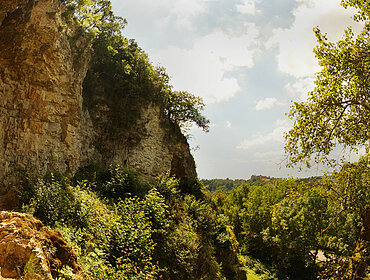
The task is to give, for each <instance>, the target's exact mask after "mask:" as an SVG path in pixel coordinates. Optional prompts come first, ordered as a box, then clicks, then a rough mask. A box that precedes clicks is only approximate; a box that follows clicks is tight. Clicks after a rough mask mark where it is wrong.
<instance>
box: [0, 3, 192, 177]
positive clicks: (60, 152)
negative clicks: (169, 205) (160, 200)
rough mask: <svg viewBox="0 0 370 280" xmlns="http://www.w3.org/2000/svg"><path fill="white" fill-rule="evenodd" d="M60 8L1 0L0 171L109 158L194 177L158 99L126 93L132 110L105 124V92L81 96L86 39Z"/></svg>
mask: <svg viewBox="0 0 370 280" xmlns="http://www.w3.org/2000/svg"><path fill="white" fill-rule="evenodd" d="M62 11H63V5H62V3H61V2H60V0H3V1H1V3H0V94H1V97H2V98H1V99H0V128H1V129H0V176H1V177H3V176H5V175H8V174H11V172H12V171H13V170H15V169H32V170H34V171H36V172H37V173H39V174H45V173H46V172H47V171H59V172H62V173H69V174H73V173H74V172H76V170H77V169H78V168H79V167H81V166H84V165H87V164H90V163H101V164H104V165H109V164H112V163H113V164H120V165H121V166H124V167H130V168H135V169H136V170H138V171H140V172H141V173H143V174H144V175H145V176H146V177H147V178H153V177H155V176H157V175H158V174H160V173H162V172H165V171H168V170H171V173H172V174H175V175H177V176H178V177H179V178H194V177H196V171H195V164H194V160H193V158H192V156H191V154H190V151H189V145H188V143H187V141H186V138H185V137H184V136H183V135H182V134H181V132H180V129H179V128H178V125H176V124H174V123H171V122H170V120H168V119H166V117H165V116H164V115H163V113H162V108H161V104H160V103H158V102H155V101H150V102H146V103H142V100H135V99H131V101H130V102H131V104H129V105H132V106H135V107H136V108H139V109H138V112H139V113H138V114H137V117H136V118H135V119H134V120H133V121H132V123H131V124H130V126H129V128H125V127H118V130H117V129H116V130H115V132H112V129H111V128H112V126H113V125H112V119H111V116H112V114H110V112H111V110H112V108H111V106H110V104H109V102H108V101H107V100H109V94H110V92H109V91H107V90H106V89H104V87H103V89H102V90H94V91H91V90H90V92H89V93H88V94H89V96H90V99H89V102H85V101H84V96H85V94H84V95H83V87H82V85H83V82H84V79H85V77H86V73H87V72H88V70H89V67H90V64H89V61H90V60H91V45H89V44H87V43H86V41H84V40H85V39H84V38H83V37H78V36H76V34H75V33H74V32H75V31H74V30H75V28H74V27H73V26H66V25H65V24H63V20H62Z"/></svg>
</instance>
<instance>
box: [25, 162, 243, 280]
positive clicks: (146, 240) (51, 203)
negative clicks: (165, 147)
mask: <svg viewBox="0 0 370 280" xmlns="http://www.w3.org/2000/svg"><path fill="white" fill-rule="evenodd" d="M138 178H139V174H138V173H137V172H134V171H132V170H126V169H122V168H120V167H119V166H116V167H110V168H109V169H105V168H102V167H98V166H89V167H86V168H84V169H83V170H80V171H79V172H77V174H76V176H75V178H74V180H70V179H68V178H65V177H63V176H55V175H50V176H47V177H45V178H43V179H38V180H34V181H30V183H29V184H28V185H27V188H25V190H23V192H24V193H23V194H24V195H23V198H24V200H23V202H24V203H25V205H24V209H25V210H27V211H31V212H32V213H33V214H34V215H35V216H36V217H37V218H39V219H41V220H42V221H43V222H44V223H46V224H47V225H49V226H52V227H54V228H55V229H56V230H59V231H61V232H62V234H63V236H64V238H65V239H66V241H67V242H68V243H69V244H72V246H73V248H74V250H75V251H76V252H77V254H78V255H79V263H80V264H81V265H82V266H83V267H84V268H85V270H84V276H83V277H84V279H108V280H109V279H112V280H113V279H146V280H150V279H209V280H214V279H224V278H223V276H224V275H225V276H230V277H231V278H232V279H245V272H244V274H243V272H242V271H241V270H240V269H239V268H240V264H239V262H238V258H237V253H238V249H237V247H238V245H237V241H236V239H235V236H233V233H232V230H231V229H230V227H228V225H227V223H226V220H225V219H222V218H218V216H217V213H216V212H215V211H214V209H213V208H212V206H211V205H210V204H209V203H207V201H205V200H204V199H203V198H197V197H195V196H194V195H191V194H188V193H182V192H181V191H180V190H179V186H180V183H179V181H178V180H177V179H175V178H173V177H170V176H169V175H168V173H167V174H163V175H162V176H159V177H158V178H157V181H156V183H153V185H151V186H149V185H147V184H142V183H141V182H140V181H139V179H138ZM203 197H204V196H203ZM26 198H27V199H26ZM223 217H225V216H223ZM220 250H221V251H220ZM58 277H59V278H58V279H81V277H80V276H78V275H75V274H74V273H73V271H72V270H71V269H70V268H68V267H65V268H63V269H62V270H61V271H60V275H59V276H58Z"/></svg>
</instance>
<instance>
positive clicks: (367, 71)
mask: <svg viewBox="0 0 370 280" xmlns="http://www.w3.org/2000/svg"><path fill="white" fill-rule="evenodd" d="M342 5H343V6H344V7H345V8H347V7H349V6H351V7H355V8H357V9H358V13H357V14H356V15H355V16H354V20H356V21H357V22H363V23H364V27H363V30H362V32H361V33H360V34H359V35H358V36H355V35H354V33H353V32H352V30H351V29H350V28H348V29H347V30H346V31H345V35H344V37H343V38H342V39H341V40H339V41H338V42H336V43H332V42H329V41H328V39H327V37H326V35H325V34H322V33H321V31H320V29H319V28H315V29H314V32H315V34H316V37H317V41H318V46H317V47H316V48H315V50H314V53H315V54H316V57H317V58H318V60H319V64H320V66H321V67H322V70H321V71H320V72H319V73H317V74H316V81H315V85H316V87H315V89H314V90H313V91H312V92H310V94H309V98H308V100H307V101H306V102H302V103H297V102H296V103H294V105H293V106H292V109H291V111H290V117H291V118H292V119H294V126H293V128H292V129H291V130H290V131H289V132H288V133H287V134H286V144H285V150H286V153H287V155H288V163H287V165H288V166H294V165H296V164H297V163H299V162H303V163H305V164H306V165H307V166H310V162H311V160H312V156H314V159H315V161H323V162H325V163H333V161H332V160H330V158H329V156H330V152H331V151H332V150H333V148H334V147H335V146H336V145H337V144H341V145H343V146H344V147H347V148H348V147H349V148H351V149H358V148H359V147H361V146H362V147H366V150H367V154H368V151H369V150H368V149H369V140H370V36H369V35H370V21H369V19H370V3H369V1H366V0H342ZM369 174H370V165H369V155H367V156H365V157H364V158H363V159H362V160H361V161H360V163H358V164H345V165H344V166H343V167H342V170H341V171H340V173H339V175H338V174H334V175H333V176H335V177H338V176H339V178H341V179H340V180H339V181H338V180H336V181H335V180H334V182H332V184H331V188H332V189H334V190H336V191H339V192H338V199H341V198H344V199H345V202H346V203H345V204H344V206H343V204H341V207H346V208H345V210H351V209H352V210H355V211H359V213H360V215H361V218H362V227H363V228H362V232H361V234H360V237H359V240H358V246H357V248H356V250H355V254H354V256H353V258H352V264H351V265H352V275H351V276H350V279H363V277H364V276H365V274H366V266H367V263H368V262H369V261H370V258H369V253H368V252H369V250H370V246H369V244H370V198H369V193H370V183H369V179H368V177H369ZM349 194H352V196H351V197H353V198H359V197H361V198H362V199H363V200H362V202H361V204H358V201H359V200H358V199H356V200H351V199H349V196H348V195H349Z"/></svg>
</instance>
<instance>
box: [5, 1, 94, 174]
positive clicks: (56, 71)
mask: <svg viewBox="0 0 370 280" xmlns="http://www.w3.org/2000/svg"><path fill="white" fill-rule="evenodd" d="M0 5H1V6H0V94H1V99H0V128H1V129H0V158H1V162H0V174H1V175H4V174H6V173H7V172H8V171H9V170H11V169H12V168H14V167H17V168H35V169H36V170H39V171H41V172H45V171H46V170H47V169H58V170H60V171H62V172H65V171H73V170H75V169H76V168H77V167H78V166H79V163H80V161H81V159H80V158H81V156H80V154H81V152H80V150H81V144H80V141H78V135H77V133H76V132H77V130H78V128H79V126H80V120H81V104H82V103H81V102H82V100H81V84H82V81H83V78H84V76H85V73H86V70H87V69H86V66H87V63H86V62H87V61H82V62H81V63H75V62H76V59H75V55H74V53H73V49H72V47H71V44H70V42H69V40H68V36H67V32H66V31H64V30H63V29H62V28H61V20H60V10H61V3H60V1H56V0H40V1H34V0H3V1H1V4H0ZM85 60H86V59H85Z"/></svg>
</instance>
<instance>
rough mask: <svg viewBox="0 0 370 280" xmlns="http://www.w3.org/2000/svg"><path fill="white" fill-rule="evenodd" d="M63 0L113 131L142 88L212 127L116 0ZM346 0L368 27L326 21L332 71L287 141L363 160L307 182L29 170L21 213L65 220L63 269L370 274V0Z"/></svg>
mask: <svg viewBox="0 0 370 280" xmlns="http://www.w3.org/2000/svg"><path fill="white" fill-rule="evenodd" d="M62 2H63V5H64V9H65V10H64V13H63V20H64V22H63V24H64V25H65V26H68V25H72V23H73V24H76V23H77V26H78V27H77V29H78V31H79V32H78V33H77V35H75V36H78V37H79V41H80V42H81V38H84V42H85V43H86V45H85V48H84V49H83V50H81V51H91V53H92V54H91V66H90V68H89V71H88V73H87V77H86V79H85V81H84V102H87V103H89V102H90V101H91V100H92V99H93V98H94V96H93V95H91V94H93V93H94V89H96V88H98V87H103V88H104V91H106V94H107V96H108V97H109V98H110V99H109V106H110V108H112V109H113V110H112V116H111V117H112V118H113V119H114V120H115V122H114V125H112V127H109V129H111V130H112V133H113V135H114V133H115V132H116V131H118V130H119V129H121V128H123V127H129V126H130V125H131V123H132V121H133V119H135V118H136V117H137V114H138V111H139V108H136V107H131V106H130V104H132V102H131V101H130V100H132V99H139V100H140V101H142V103H145V102H148V100H155V101H156V102H158V103H159V104H161V110H162V113H163V114H164V115H165V116H166V117H167V119H168V120H170V122H171V123H172V124H173V125H178V126H180V127H182V128H183V129H185V128H186V127H187V125H188V124H189V123H195V124H196V125H198V126H199V127H200V128H202V129H204V130H205V131H207V130H208V128H209V121H208V120H207V119H206V118H205V117H204V116H203V115H202V114H201V111H202V109H203V106H204V104H203V102H202V100H201V99H200V98H198V97H195V96H193V95H192V94H190V93H187V92H181V91H180V92H177V91H174V90H173V89H172V87H171V85H170V82H169V77H168V75H167V74H166V72H165V70H164V69H163V68H155V67H153V65H152V64H151V62H150V60H149V58H148V57H147V55H146V54H145V53H144V52H143V51H142V50H141V49H140V47H139V46H138V45H137V43H136V42H135V41H133V40H128V39H127V38H125V37H124V36H123V35H122V34H121V31H120V30H121V28H123V27H124V25H125V21H124V20H123V19H121V18H119V17H116V16H114V14H113V13H112V10H111V5H110V2H109V0H64V1H62ZM342 2H343V5H344V6H348V5H350V6H353V7H356V8H357V9H358V10H359V13H358V14H357V15H356V20H358V21H363V22H364V30H363V32H362V33H361V34H360V35H359V36H357V37H356V36H355V35H354V34H353V33H352V32H351V31H350V30H349V31H347V32H346V34H345V37H344V38H343V39H342V40H341V41H339V42H338V43H336V44H334V43H331V42H328V41H327V39H326V37H325V35H323V34H321V32H320V30H319V29H315V32H316V35H317V38H318V44H319V45H318V47H317V48H316V50H315V53H316V55H317V57H318V59H319V62H320V64H321V66H322V67H323V68H322V71H321V72H320V73H318V74H317V81H316V88H315V90H314V91H313V92H312V93H310V97H309V99H308V101H306V102H302V103H295V104H294V105H293V107H292V111H291V113H290V116H291V117H292V118H293V119H294V121H295V123H294V126H293V128H292V130H291V131H290V132H288V134H287V136H286V151H287V155H288V165H290V166H292V167H295V166H296V164H299V163H302V162H303V163H306V164H307V165H310V163H311V162H312V160H315V159H316V160H317V161H319V160H321V161H323V162H326V163H330V164H332V163H333V162H332V161H331V160H330V158H329V154H330V151H331V150H332V149H333V147H334V146H335V145H336V144H338V143H339V144H343V145H345V146H347V147H349V148H354V149H355V148H358V147H359V146H363V147H365V148H367V153H366V154H365V155H364V156H363V157H361V159H360V160H359V161H358V162H355V163H347V162H344V163H339V164H338V163H337V164H338V171H337V172H334V173H332V174H328V175H326V176H323V177H321V178H312V179H307V180H287V179H278V178H269V180H260V179H255V180H229V179H226V180H221V179H219V180H203V182H200V181H199V180H198V179H196V178H193V179H188V180H179V179H176V178H175V176H172V175H174V174H169V173H165V174H162V175H160V176H159V177H157V179H156V180H155V181H150V182H148V180H146V181H145V180H143V176H142V174H140V173H138V172H137V171H135V170H132V169H127V168H122V167H120V166H118V165H111V166H99V165H90V166H87V167H84V168H80V169H79V170H78V172H77V173H76V174H74V175H73V176H72V175H69V176H67V175H64V174H59V173H58V172H57V171H55V172H54V173H49V174H48V175H46V176H42V177H39V176H36V175H35V174H33V173H32V172H31V171H24V172H23V173H22V176H23V188H22V189H21V190H20V194H19V195H20V200H21V203H22V205H23V207H22V210H23V211H24V212H26V213H29V214H32V215H34V216H35V217H36V218H38V219H40V220H41V221H42V222H43V223H44V224H45V225H47V226H49V227H51V228H53V229H55V230H58V231H60V232H61V233H62V235H63V237H64V238H65V239H66V240H67V241H68V243H69V244H71V246H72V247H73V249H74V250H75V252H76V255H77V257H78V263H79V265H80V266H81V267H82V269H81V270H80V271H76V270H73V269H72V268H70V267H68V266H65V267H63V269H61V270H59V271H56V272H54V274H57V275H58V276H57V279H101V280H103V279H104V280H105V279H112V280H113V279H143V280H144V279H145V280H151V279H171V280H176V279H194V280H195V279H204V280H205V279H209V280H215V279H220V280H221V279H236V280H237V279H247V277H248V279H303V280H304V279H356V280H357V279H368V277H369V269H368V264H369V260H370V259H369V249H370V247H369V242H370V234H369V232H370V207H369V205H370V191H369V190H370V189H369V187H370V170H369V168H370V163H369V153H368V143H369V139H370V137H369V131H370V130H369V124H370V113H369V108H370V105H369V100H370V98H369V96H370V94H369V93H370V91H369V70H370V68H369V57H370V56H369V53H370V51H369V31H370V24H369V7H370V6H369V5H370V4H369V3H367V2H366V1H361V0H346V1H342ZM72 39H73V38H72ZM139 103H140V102H136V103H135V104H139ZM207 186H208V187H207Z"/></svg>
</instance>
